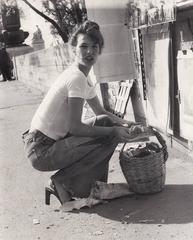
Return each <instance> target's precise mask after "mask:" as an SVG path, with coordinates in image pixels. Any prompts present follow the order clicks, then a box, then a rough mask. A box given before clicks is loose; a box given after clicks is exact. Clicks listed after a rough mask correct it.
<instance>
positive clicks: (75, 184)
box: [23, 115, 117, 197]
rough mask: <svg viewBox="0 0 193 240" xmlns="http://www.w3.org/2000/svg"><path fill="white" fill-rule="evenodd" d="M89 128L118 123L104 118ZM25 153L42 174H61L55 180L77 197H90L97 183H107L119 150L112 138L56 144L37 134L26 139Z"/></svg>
mask: <svg viewBox="0 0 193 240" xmlns="http://www.w3.org/2000/svg"><path fill="white" fill-rule="evenodd" d="M89 124H94V125H97V126H109V127H111V126H112V125H113V124H114V123H113V122H112V121H111V120H110V119H109V118H108V116H106V115H101V116H99V117H97V118H95V120H94V121H90V123H89ZM23 139H24V149H25V153H26V155H27V157H28V159H30V161H31V163H32V166H33V167H34V168H35V169H37V170H39V171H55V170H58V171H57V172H56V173H55V174H54V175H53V176H52V178H54V179H55V180H57V182H60V183H61V184H64V185H65V187H66V188H67V189H68V190H69V191H70V192H71V193H72V195H73V196H74V197H87V196H88V195H89V193H90V190H91V187H92V185H93V184H94V182H95V181H104V182H106V181H107V177H108V165H109V160H110V158H111V156H112V154H113V152H114V150H115V148H116V146H117V142H116V141H115V139H113V137H112V136H108V137H96V138H91V137H76V136H67V137H65V138H64V139H61V140H58V141H55V140H53V139H51V138H49V137H48V136H46V135H44V134H43V133H42V132H40V131H38V130H36V131H34V132H32V133H26V134H24V135H23Z"/></svg>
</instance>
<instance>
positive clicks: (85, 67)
mask: <svg viewBox="0 0 193 240" xmlns="http://www.w3.org/2000/svg"><path fill="white" fill-rule="evenodd" d="M75 66H77V67H78V68H79V70H80V71H81V72H83V73H84V75H85V76H86V77H87V76H88V74H89V72H90V70H91V66H89V67H88V66H84V65H82V64H79V63H75Z"/></svg>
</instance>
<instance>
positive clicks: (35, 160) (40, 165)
mask: <svg viewBox="0 0 193 240" xmlns="http://www.w3.org/2000/svg"><path fill="white" fill-rule="evenodd" d="M30 162H31V165H32V167H33V168H34V169H36V170H38V171H41V172H46V171H50V170H49V168H48V166H46V165H45V164H43V163H42V162H41V161H40V160H39V159H38V158H33V159H30Z"/></svg>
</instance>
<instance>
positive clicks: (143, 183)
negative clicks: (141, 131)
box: [119, 130, 168, 194]
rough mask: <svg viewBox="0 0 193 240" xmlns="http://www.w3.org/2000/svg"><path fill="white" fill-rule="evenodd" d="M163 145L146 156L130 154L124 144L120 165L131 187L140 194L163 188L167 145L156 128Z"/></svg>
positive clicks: (156, 133) (154, 191)
mask: <svg viewBox="0 0 193 240" xmlns="http://www.w3.org/2000/svg"><path fill="white" fill-rule="evenodd" d="M154 134H155V136H156V137H157V139H158V141H159V143H160V144H161V147H160V149H159V151H158V152H153V153H151V154H149V155H147V156H144V157H136V156H132V157H130V156H128V154H127V153H126V152H124V147H125V145H124V146H123V148H122V150H121V152H120V157H119V159H120V165H121V169H122V172H123V174H124V176H125V179H126V181H127V182H128V184H129V186H130V189H131V190H132V191H133V192H135V193H139V194H148V193H156V192H160V191H162V190H163V188H164V185H165V176H166V166H165V163H166V160H167V158H168V152H167V146H166V143H165V140H164V139H163V138H162V136H161V135H160V134H159V133H158V132H157V131H156V130H154Z"/></svg>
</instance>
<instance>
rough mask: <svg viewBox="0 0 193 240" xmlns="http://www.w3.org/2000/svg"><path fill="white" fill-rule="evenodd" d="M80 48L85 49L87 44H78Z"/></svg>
mask: <svg viewBox="0 0 193 240" xmlns="http://www.w3.org/2000/svg"><path fill="white" fill-rule="evenodd" d="M80 47H81V48H83V49H86V48H88V46H87V45H86V44H83V45H80Z"/></svg>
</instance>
